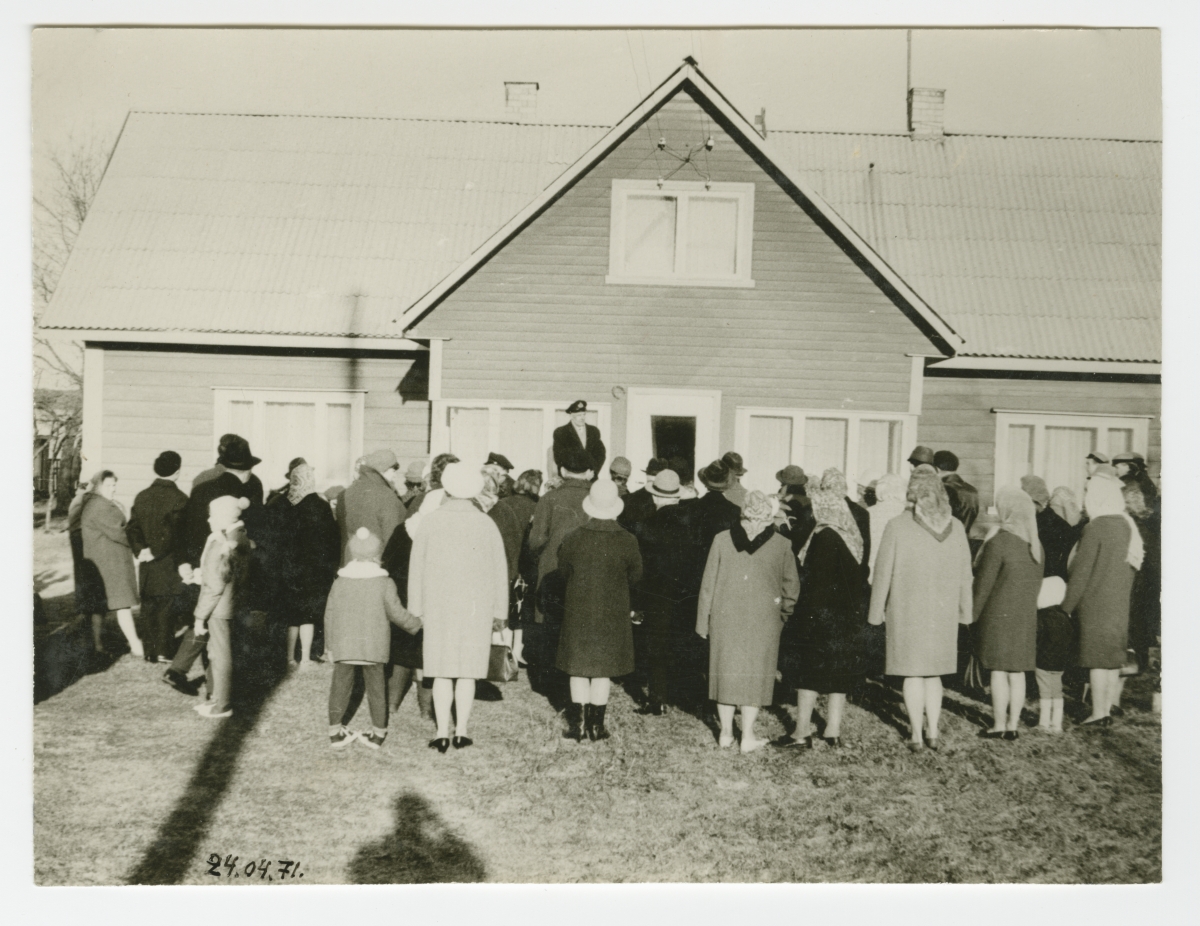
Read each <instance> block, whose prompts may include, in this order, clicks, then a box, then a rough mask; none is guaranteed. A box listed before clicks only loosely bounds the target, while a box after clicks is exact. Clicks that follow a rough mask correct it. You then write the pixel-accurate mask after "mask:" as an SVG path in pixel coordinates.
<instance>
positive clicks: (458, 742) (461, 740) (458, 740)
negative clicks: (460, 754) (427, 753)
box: [438, 736, 475, 752]
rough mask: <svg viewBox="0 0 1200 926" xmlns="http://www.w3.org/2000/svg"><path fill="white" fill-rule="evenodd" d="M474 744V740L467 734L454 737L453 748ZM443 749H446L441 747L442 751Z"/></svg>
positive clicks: (464, 747) (462, 747) (463, 747)
mask: <svg viewBox="0 0 1200 926" xmlns="http://www.w3.org/2000/svg"><path fill="white" fill-rule="evenodd" d="M474 744H475V741H474V740H473V739H471V737H469V736H456V737H454V748H455V749H466V748H467V747H468V746H473V745H474ZM438 748H441V747H438ZM445 751H446V750H445V749H442V752H445Z"/></svg>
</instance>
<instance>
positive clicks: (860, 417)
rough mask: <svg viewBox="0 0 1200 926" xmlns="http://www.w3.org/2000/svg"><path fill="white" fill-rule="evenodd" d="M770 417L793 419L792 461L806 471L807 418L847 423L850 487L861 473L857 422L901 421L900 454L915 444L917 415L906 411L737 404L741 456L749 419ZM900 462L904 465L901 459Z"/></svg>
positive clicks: (746, 449)
mask: <svg viewBox="0 0 1200 926" xmlns="http://www.w3.org/2000/svg"><path fill="white" fill-rule="evenodd" d="M758 415H761V416H766V417H771V418H790V419H791V420H792V449H791V462H792V463H796V464H798V465H799V466H800V467H801V468H804V469H805V471H806V472H807V468H806V467H805V463H804V426H805V423H806V422H807V420H808V419H809V418H838V419H841V420H843V421H845V422H847V424H846V472H845V473H843V475H844V476H845V477H846V482H847V484H849V486H850V487H851V489H853V487H854V480H856V479H858V477H859V476H860V475H861V473H859V471H858V443H859V431H860V427H859V425H860V424H861V422H863V421H895V422H898V423H899V424H900V447H901V454H903V452H904V450H903V448H905V447H915V446H917V420H918V418H919V416H918V415H914V414H910V413H907V412H877V411H861V410H858V409H855V410H853V411H851V410H849V409H844V408H832V409H822V408H771V407H768V406H743V405H739V406H738V407H737V411H736V413H735V415H734V427H733V446H734V449H735V450H736V451H737V452H738V453H739V454H741V456H742V458H743V459H745V458H747V457H749V456H750V455H751V454H750V419H751V418H752V417H754V416H758ZM900 465H901V466H903V465H904V461H903V459H901V462H900ZM808 477H809V478H810V479H813V478H814V477H815V478H816V479H818V480H819V479H820V477H821V474H820V473H808Z"/></svg>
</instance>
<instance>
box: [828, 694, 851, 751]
mask: <svg viewBox="0 0 1200 926" xmlns="http://www.w3.org/2000/svg"><path fill="white" fill-rule="evenodd" d="M845 713H846V695H845V692H834V693H833V694H831V695H829V716H828V717H826V718H825V739H827V740H833V739H837V738H838V737H839V736H841V735H842V715H843V714H845Z"/></svg>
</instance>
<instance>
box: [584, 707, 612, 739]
mask: <svg viewBox="0 0 1200 926" xmlns="http://www.w3.org/2000/svg"><path fill="white" fill-rule="evenodd" d="M590 707H591V710H590V711H589V712H588V724H587V735H588V739H590V740H591V741H592V742H595V741H596V740H606V739H608V737H609V733H608V731H607V730H605V729H604V713H605V711H607V710H608V705H607V704H592V705H590ZM585 710H586V708H585Z"/></svg>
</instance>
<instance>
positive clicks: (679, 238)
mask: <svg viewBox="0 0 1200 926" xmlns="http://www.w3.org/2000/svg"><path fill="white" fill-rule="evenodd" d="M646 192H654V193H661V194H662V195H664V196H673V197H674V198H675V199H676V202H677V204H678V205H677V208H676V211H675V272H674V273H672V274H670V275H668V276H649V277H647V276H633V275H630V274H628V273H626V272H625V206H626V203H627V202H628V199H629V197H630V196H631V195H633V194H635V193H646ZM714 195H715V196H717V197H719V198H721V199H729V198H735V199H737V200H738V229H737V256H736V258H735V263H736V266H737V272H736V273H734V274H733V276H722V277H702V276H688V275H687V274H686V273H684V272H683V271H682V270H681V268H682V267H684V266H685V260H686V254H687V217H688V216H687V210H688V203H689V201H690V200H691V199H692V198H704V197H706V196H708V197H714ZM608 241H609V247H608V275H607V276H606V277H605V278H604V282H606V283H616V284H628V285H635V286H646V285H650V286H717V287H729V288H742V289H752V288H753V287H754V280H753V279H752V278H751V276H750V271H751V264H752V258H753V250H754V184H753V183H703V182H700V181H695V182H693V181H686V180H669V181H666V182H664V183H663V184H662V185H661V186H660V185H659V183H658V182H657V181H655V180H614V181H613V182H612V210H611V217H610V224H609V233H608Z"/></svg>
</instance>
